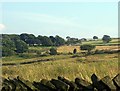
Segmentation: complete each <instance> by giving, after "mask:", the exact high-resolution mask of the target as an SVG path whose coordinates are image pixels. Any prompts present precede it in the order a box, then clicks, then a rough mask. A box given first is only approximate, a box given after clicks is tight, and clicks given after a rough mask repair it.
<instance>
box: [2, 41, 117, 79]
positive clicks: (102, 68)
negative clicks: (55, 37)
mask: <svg viewBox="0 0 120 91" xmlns="http://www.w3.org/2000/svg"><path fill="white" fill-rule="evenodd" d="M93 42H94V41H89V42H85V43H86V44H87V43H88V44H91V43H93ZM98 42H99V43H100V42H101V41H100V40H98ZM98 42H97V43H98ZM85 43H84V44H85ZM112 43H113V44H112ZM117 43H118V41H117V40H113V41H111V44H112V45H102V46H100V45H97V44H96V45H97V46H96V49H95V50H114V49H118V46H117V45H114V44H117ZM75 48H76V49H77V55H81V54H80V53H81V50H80V46H60V47H57V51H58V55H53V56H52V55H47V56H42V57H40V56H38V54H35V53H31V51H29V53H27V54H29V56H28V58H24V57H20V56H17V55H16V56H11V57H4V58H2V62H3V64H6V63H16V65H14V66H10V65H9V66H2V67H1V69H2V77H5V78H7V77H13V78H15V77H17V76H18V75H19V76H20V77H22V78H25V79H27V80H30V81H40V80H41V79H51V78H57V76H64V77H66V78H68V79H70V80H73V79H75V78H76V77H81V78H83V79H85V80H88V81H91V80H90V76H91V75H92V74H93V73H95V74H96V75H98V77H99V78H102V77H104V76H106V75H109V76H110V77H114V76H115V75H116V74H118V57H119V56H118V53H113V54H94V55H89V56H77V57H72V56H74V55H75V54H72V52H73V49H75ZM49 49H50V47H30V48H29V50H32V51H33V50H34V51H35V52H36V51H42V52H44V51H48V50H49ZM46 59H50V60H49V61H44V62H37V63H32V64H24V65H20V63H21V62H30V61H33V60H46Z"/></svg>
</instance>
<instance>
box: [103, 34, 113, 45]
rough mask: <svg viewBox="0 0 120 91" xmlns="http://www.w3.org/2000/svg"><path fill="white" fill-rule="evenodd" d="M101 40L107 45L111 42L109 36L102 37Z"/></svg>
mask: <svg viewBox="0 0 120 91" xmlns="http://www.w3.org/2000/svg"><path fill="white" fill-rule="evenodd" d="M102 40H103V42H104V43H109V42H110V41H111V38H110V36H109V35H104V36H103V38H102Z"/></svg>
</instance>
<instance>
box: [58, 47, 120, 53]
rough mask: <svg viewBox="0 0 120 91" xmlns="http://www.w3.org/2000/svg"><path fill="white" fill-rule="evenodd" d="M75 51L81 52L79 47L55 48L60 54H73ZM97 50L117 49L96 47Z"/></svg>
mask: <svg viewBox="0 0 120 91" xmlns="http://www.w3.org/2000/svg"><path fill="white" fill-rule="evenodd" d="M75 48H76V49H77V52H81V50H80V46H60V47H58V48H57V51H58V52H60V53H69V52H71V53H72V52H73V50H74V49H75ZM95 49H97V50H113V49H118V46H96V48H95Z"/></svg>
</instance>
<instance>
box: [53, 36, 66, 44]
mask: <svg viewBox="0 0 120 91" xmlns="http://www.w3.org/2000/svg"><path fill="white" fill-rule="evenodd" d="M55 39H56V44H55V45H56V46H61V45H64V44H65V40H64V39H63V38H62V37H59V36H58V35H56V36H55Z"/></svg>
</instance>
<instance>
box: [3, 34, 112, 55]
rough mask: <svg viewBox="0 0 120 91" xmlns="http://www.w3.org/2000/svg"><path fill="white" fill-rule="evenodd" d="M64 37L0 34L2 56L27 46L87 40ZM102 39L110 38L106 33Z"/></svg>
mask: <svg viewBox="0 0 120 91" xmlns="http://www.w3.org/2000/svg"><path fill="white" fill-rule="evenodd" d="M66 39H67V40H65V39H64V38H62V37H60V36H58V35H56V36H55V37H54V36H49V37H48V36H41V35H38V36H37V37H36V36H35V35H33V34H27V33H22V34H20V35H18V34H2V56H10V55H13V54H14V53H24V52H26V51H27V50H28V47H29V46H62V45H65V44H67V45H72V44H81V43H82V41H87V39H86V38H82V39H78V38H70V37H69V36H67V37H66ZM93 39H94V40H96V39H98V37H97V36H93ZM102 39H103V41H104V42H106V43H108V42H109V41H110V40H111V38H110V36H108V35H104V36H103V38H102Z"/></svg>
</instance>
